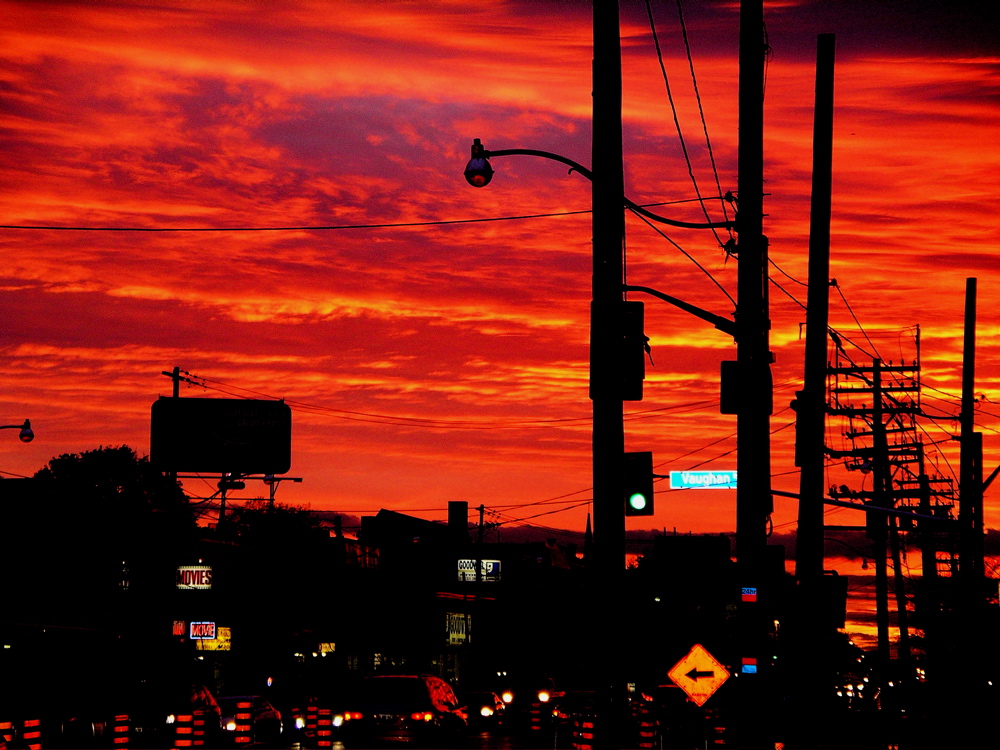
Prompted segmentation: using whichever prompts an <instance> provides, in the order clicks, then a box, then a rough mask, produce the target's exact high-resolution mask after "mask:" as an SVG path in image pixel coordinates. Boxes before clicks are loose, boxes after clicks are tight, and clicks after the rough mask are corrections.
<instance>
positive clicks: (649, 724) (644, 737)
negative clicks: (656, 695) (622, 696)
mask: <svg viewBox="0 0 1000 750" xmlns="http://www.w3.org/2000/svg"><path fill="white" fill-rule="evenodd" d="M635 712H636V714H637V716H636V717H635V718H636V720H637V721H638V724H639V747H640V748H642V749H643V750H646V749H647V748H655V747H656V729H657V721H656V717H655V716H653V714H652V712H651V711H650V710H649V705H648V704H647V703H639V704H638V705H637V706H636V707H635Z"/></svg>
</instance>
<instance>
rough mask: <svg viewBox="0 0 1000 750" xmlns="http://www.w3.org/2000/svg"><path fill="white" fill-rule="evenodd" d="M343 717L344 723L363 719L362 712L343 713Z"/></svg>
mask: <svg viewBox="0 0 1000 750" xmlns="http://www.w3.org/2000/svg"><path fill="white" fill-rule="evenodd" d="M341 716H342V717H343V720H344V721H350V720H351V719H361V718H363V717H362V714H361V712H360V711H344V713H342V714H341Z"/></svg>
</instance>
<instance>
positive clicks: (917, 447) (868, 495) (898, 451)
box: [828, 328, 958, 669]
mask: <svg viewBox="0 0 1000 750" xmlns="http://www.w3.org/2000/svg"><path fill="white" fill-rule="evenodd" d="M919 337H920V332H919V328H918V329H917V332H916V340H915V342H916V353H915V356H914V358H913V359H912V360H911V361H909V362H907V361H905V360H904V361H901V362H898V363H897V362H891V361H890V362H883V361H882V360H880V359H874V360H873V361H872V363H871V364H870V365H867V364H866V365H858V364H856V363H855V362H854V361H852V360H850V358H849V357H848V356H847V355H846V353H845V352H844V350H843V349H841V348H839V347H838V349H837V352H836V356H835V359H834V362H833V363H832V364H831V366H830V367H829V368H828V395H829V400H828V412H829V413H830V414H833V415H837V416H840V417H841V418H842V419H844V420H845V421H846V424H847V428H846V430H845V431H844V433H843V434H844V437H845V438H846V439H847V440H848V441H849V443H850V445H851V447H850V448H849V449H848V450H843V451H830V453H831V454H832V455H834V456H836V457H838V458H844V459H845V463H844V468H846V469H847V470H848V471H849V472H858V473H859V474H860V475H861V482H860V484H861V488H860V489H859V488H852V487H849V486H848V485H846V484H842V485H839V486H834V487H831V488H830V496H831V497H833V498H838V499H843V500H853V501H858V500H860V501H861V502H862V503H863V504H864V505H865V506H868V507H870V508H871V510H870V511H868V512H867V513H866V523H865V531H866V535H867V536H868V538H869V539H870V540H871V542H872V547H873V549H874V558H875V596H876V623H877V630H878V655H879V662H880V664H881V665H882V667H883V669H885V668H887V667H888V664H889V661H890V643H889V606H890V577H889V568H890V565H891V569H892V573H893V575H892V580H891V588H892V597H893V598H894V600H895V605H896V616H897V624H898V627H899V642H898V657H899V660H900V662H901V663H902V664H903V666H904V668H905V666H906V665H908V663H909V662H910V658H911V649H910V626H911V621H912V618H913V615H914V614H919V610H920V609H924V607H920V608H916V607H915V604H916V603H915V602H914V601H913V598H912V595H913V593H914V592H913V591H908V590H907V586H906V576H905V575H904V569H903V566H904V556H905V553H906V543H907V542H909V543H910V544H911V545H916V546H917V547H919V549H920V559H921V568H922V571H923V574H922V577H921V587H920V601H921V603H922V604H924V605H926V607H927V608H928V609H933V608H934V605H933V602H937V603H938V604H940V602H941V598H942V596H943V592H942V590H941V587H940V586H938V585H937V582H938V581H939V578H940V577H952V576H954V575H955V574H956V573H957V570H958V539H957V534H956V533H955V530H954V529H955V528H956V527H953V526H951V525H949V524H942V523H940V522H937V523H936V522H935V521H937V520H938V519H954V508H955V506H956V490H955V484H954V481H953V479H952V478H951V477H946V476H939V475H936V474H930V473H928V465H927V464H928V461H927V455H926V451H925V443H924V441H923V431H922V429H921V427H920V424H919V422H918V419H919V418H920V417H924V416H926V415H925V414H924V412H923V410H922V407H921V384H920V358H919V352H920V338H919ZM914 609H917V610H918V611H917V612H916V613H915V612H914Z"/></svg>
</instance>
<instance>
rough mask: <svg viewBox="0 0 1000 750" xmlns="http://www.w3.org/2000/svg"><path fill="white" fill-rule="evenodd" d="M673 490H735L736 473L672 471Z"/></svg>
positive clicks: (671, 484) (671, 485) (671, 487)
mask: <svg viewBox="0 0 1000 750" xmlns="http://www.w3.org/2000/svg"><path fill="white" fill-rule="evenodd" d="M670 489H672V490H735V489H736V472H735V471H672V472H670Z"/></svg>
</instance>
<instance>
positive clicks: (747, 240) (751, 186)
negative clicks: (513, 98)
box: [736, 0, 776, 750]
mask: <svg viewBox="0 0 1000 750" xmlns="http://www.w3.org/2000/svg"><path fill="white" fill-rule="evenodd" d="M765 54H766V50H765V42H764V3H763V1H762V0H742V1H741V3H740V73H739V155H738V168H739V175H738V183H737V187H738V192H739V213H738V214H737V217H736V231H737V234H738V244H737V250H738V261H739V268H738V272H737V305H736V330H737V336H736V360H737V369H738V372H739V380H740V382H741V384H742V385H741V388H740V392H739V399H738V406H737V415H736V432H737V435H736V450H737V458H736V468H737V471H738V472H739V483H738V485H737V490H736V562H737V573H738V576H739V584H738V585H739V586H740V588H741V604H740V610H739V618H738V621H739V627H740V635H741V637H740V655H739V657H740V664H741V670H742V671H741V674H740V675H739V682H738V684H739V685H741V686H742V687H741V690H740V692H741V696H740V709H741V710H740V727H739V730H738V733H739V736H738V738H737V739H738V742H739V746H740V747H742V748H744V749H745V750H752V749H754V748H763V747H769V746H770V747H773V742H769V741H768V740H767V737H768V736H769V733H773V731H774V727H773V722H772V720H771V717H770V716H769V714H770V711H768V710H767V709H768V707H769V700H770V694H771V692H772V691H771V690H770V689H769V681H770V680H769V673H770V666H769V664H770V660H769V656H770V655H769V654H768V653H767V630H766V610H765V609H764V606H765V604H766V602H767V601H768V600H769V599H771V598H772V597H773V596H774V595H775V593H776V592H773V591H770V590H767V588H766V584H765V576H764V574H765V559H766V552H767V520H768V516H769V515H770V514H771V510H772V501H771V448H770V445H771V434H770V432H771V430H770V416H771V410H772V382H771V352H770V345H769V329H770V320H769V314H768V289H767V278H768V277H767V238H766V237H765V236H764V232H763V220H764V61H765Z"/></svg>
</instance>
